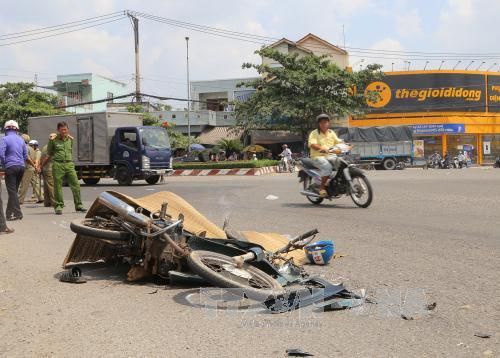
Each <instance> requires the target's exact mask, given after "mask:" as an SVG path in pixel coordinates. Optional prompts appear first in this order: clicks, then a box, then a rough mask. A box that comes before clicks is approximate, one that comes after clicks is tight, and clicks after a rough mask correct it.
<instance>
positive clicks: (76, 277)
mask: <svg viewBox="0 0 500 358" xmlns="http://www.w3.org/2000/svg"><path fill="white" fill-rule="evenodd" d="M59 281H61V282H68V283H85V282H87V280H86V279H85V278H84V277H82V270H80V268H79V267H76V266H75V267H73V268H71V269H69V270H66V271H64V272H62V273H61V274H60V276H59Z"/></svg>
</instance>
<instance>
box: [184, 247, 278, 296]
mask: <svg viewBox="0 0 500 358" xmlns="http://www.w3.org/2000/svg"><path fill="white" fill-rule="evenodd" d="M187 264H188V266H189V268H190V269H191V270H192V271H193V272H194V273H196V274H198V275H200V276H201V277H203V278H204V279H205V280H207V281H208V282H210V283H212V284H213V285H215V286H218V287H224V288H236V289H241V292H242V293H245V294H246V295H247V296H248V297H249V298H252V299H254V300H266V299H268V298H270V297H275V296H278V295H281V294H283V293H284V289H283V286H281V284H280V283H279V282H278V281H276V280H275V279H274V278H273V277H271V276H270V275H268V274H267V273H265V272H264V271H262V270H259V269H258V268H256V267H254V266H252V265H249V264H247V263H244V264H243V266H242V267H236V265H235V264H234V262H233V258H232V257H230V256H226V255H222V254H219V253H216V252H211V251H203V250H195V251H192V252H191V254H190V255H189V256H188V258H187Z"/></svg>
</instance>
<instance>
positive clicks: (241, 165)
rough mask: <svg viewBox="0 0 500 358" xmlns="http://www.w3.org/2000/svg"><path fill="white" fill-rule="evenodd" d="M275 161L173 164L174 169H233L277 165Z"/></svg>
mask: <svg viewBox="0 0 500 358" xmlns="http://www.w3.org/2000/svg"><path fill="white" fill-rule="evenodd" d="M278 163H279V162H278V161H277V160H269V159H265V160H241V161H234V162H233V161H224V162H207V163H174V169H234V168H263V167H272V166H275V165H278Z"/></svg>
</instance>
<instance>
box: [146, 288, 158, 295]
mask: <svg viewBox="0 0 500 358" xmlns="http://www.w3.org/2000/svg"><path fill="white" fill-rule="evenodd" d="M155 293H158V289H156V290H154V291H151V292H148V295H154V294H155Z"/></svg>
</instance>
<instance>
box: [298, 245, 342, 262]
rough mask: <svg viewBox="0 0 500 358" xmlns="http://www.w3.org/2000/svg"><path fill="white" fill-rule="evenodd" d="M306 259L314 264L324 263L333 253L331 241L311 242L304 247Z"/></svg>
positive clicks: (333, 248)
mask: <svg viewBox="0 0 500 358" xmlns="http://www.w3.org/2000/svg"><path fill="white" fill-rule="evenodd" d="M304 251H305V252H306V255H307V259H308V260H309V262H310V263H312V264H316V265H326V264H327V263H328V262H329V261H330V260H331V259H332V257H333V254H334V253H335V247H334V245H333V241H330V240H324V241H317V242H313V243H312V244H309V245H306V246H305V247H304Z"/></svg>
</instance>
